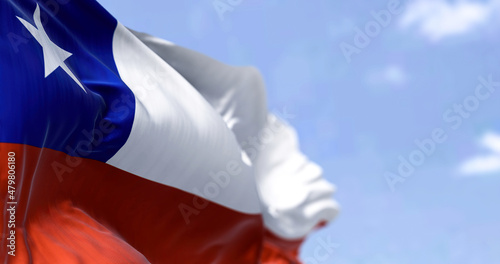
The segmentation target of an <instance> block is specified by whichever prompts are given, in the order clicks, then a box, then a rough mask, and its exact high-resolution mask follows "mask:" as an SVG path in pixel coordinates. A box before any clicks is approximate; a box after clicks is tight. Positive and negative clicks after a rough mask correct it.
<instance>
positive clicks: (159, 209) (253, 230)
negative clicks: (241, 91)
mask: <svg viewBox="0 0 500 264" xmlns="http://www.w3.org/2000/svg"><path fill="white" fill-rule="evenodd" d="M8 152H15V153H16V181H15V182H16V185H15V187H16V193H15V196H16V199H17V201H18V204H17V206H16V229H15V231H16V256H15V257H11V256H9V255H7V251H6V249H7V243H8V240H7V239H6V238H2V241H1V242H0V245H1V249H0V256H2V258H0V261H3V262H5V260H8V261H7V262H9V263H27V262H28V259H31V260H32V261H33V263H68V264H69V263H147V262H148V261H149V262H151V263H257V262H258V260H259V257H260V252H261V248H262V243H263V242H262V241H263V236H264V231H263V223H262V218H261V216H260V215H247V214H242V213H239V212H236V211H233V210H230V209H228V208H226V207H223V206H220V205H217V204H214V203H210V204H208V206H206V208H202V207H200V203H201V201H202V200H201V199H199V198H198V197H196V196H193V195H192V194H189V193H186V192H184V191H181V190H178V189H175V188H172V187H168V186H165V185H161V184H158V183H155V182H152V181H149V180H145V179H143V178H141V177H138V176H135V175H132V174H130V173H127V172H125V171H122V170H119V169H117V168H114V167H112V166H109V165H107V164H105V163H102V162H99V161H95V160H89V159H81V160H80V162H81V163H80V164H79V165H77V166H73V167H72V166H71V165H75V164H73V163H72V162H74V160H69V163H68V162H67V157H68V156H67V155H66V154H64V153H62V152H59V151H54V150H50V149H40V148H36V147H31V146H26V145H19V144H6V143H0V188H1V189H0V199H1V201H2V204H4V208H3V209H2V218H1V219H0V224H1V229H2V230H3V233H4V235H6V234H5V233H6V232H9V230H8V228H7V224H8V223H7V220H8V217H9V215H8V211H7V209H8V205H7V204H5V202H6V201H10V200H8V195H9V194H8V193H7V176H8V173H7V169H6V165H7V153H8ZM54 165H56V166H65V167H59V170H61V168H63V169H67V170H70V171H68V172H66V173H64V174H61V173H60V172H61V171H59V174H60V175H59V176H58V174H57V173H56V171H55V170H54V168H53V166H54ZM137 166H140V164H137ZM165 173H166V174H168V171H166V172H165ZM60 179H62V182H60ZM179 205H183V206H184V208H190V210H193V211H192V212H193V213H194V214H193V215H191V216H190V217H189V218H188V220H189V224H187V223H186V221H185V218H184V217H183V215H182V214H181V212H180V210H179ZM201 205H202V204H201ZM196 206H198V207H196Z"/></svg>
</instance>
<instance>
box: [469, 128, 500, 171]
mask: <svg viewBox="0 0 500 264" xmlns="http://www.w3.org/2000/svg"><path fill="white" fill-rule="evenodd" d="M479 143H480V145H481V146H482V147H484V148H486V149H489V150H490V152H491V153H490V154H488V155H482V156H477V157H474V158H472V159H470V160H468V161H466V162H464V163H463V164H462V165H461V166H460V168H459V171H460V173H461V174H463V175H478V174H487V173H494V172H500V135H498V134H495V133H492V132H489V133H486V134H485V135H484V136H483V137H482V138H481V140H480V142H479Z"/></svg>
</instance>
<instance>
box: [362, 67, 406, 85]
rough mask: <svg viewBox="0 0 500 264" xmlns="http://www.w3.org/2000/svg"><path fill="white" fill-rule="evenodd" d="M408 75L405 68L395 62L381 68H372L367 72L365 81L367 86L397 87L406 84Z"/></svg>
mask: <svg viewBox="0 0 500 264" xmlns="http://www.w3.org/2000/svg"><path fill="white" fill-rule="evenodd" d="M407 80H408V76H407V74H406V72H405V70H404V69H403V68H402V67H401V66H400V65H397V64H390V65H387V66H385V67H383V68H378V69H372V70H371V71H369V72H368V75H367V77H366V82H367V84H368V85H369V86H377V87H378V86H387V85H391V86H394V87H399V86H402V85H404V84H406V82H407Z"/></svg>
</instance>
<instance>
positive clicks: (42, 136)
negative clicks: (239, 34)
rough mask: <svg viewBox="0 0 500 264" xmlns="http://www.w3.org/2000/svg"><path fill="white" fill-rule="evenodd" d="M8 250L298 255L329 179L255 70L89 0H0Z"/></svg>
mask: <svg viewBox="0 0 500 264" xmlns="http://www.w3.org/2000/svg"><path fill="white" fill-rule="evenodd" d="M0 16H1V19H2V24H1V25H0V45H1V48H0V58H1V59H2V60H1V61H0V80H1V81H2V82H1V84H0V91H1V93H2V97H1V98H2V99H1V100H2V103H1V104H0V159H3V160H0V164H2V166H0V170H1V171H0V186H1V188H2V189H0V199H1V201H2V205H3V210H2V218H1V220H0V224H1V227H2V230H3V236H2V241H1V242H0V245H1V248H0V256H2V260H3V261H4V262H7V263H30V262H33V263H259V262H262V263H280V262H281V263H295V262H296V261H298V260H297V250H298V246H299V245H300V243H301V241H302V240H303V239H304V238H305V237H306V236H307V234H308V233H309V232H311V231H312V230H313V229H314V228H315V227H317V226H318V225H320V224H321V223H325V222H328V221H330V220H331V219H333V217H334V216H335V215H336V213H337V204H336V203H335V202H334V201H333V200H331V194H332V192H333V191H334V188H333V186H332V185H330V184H329V183H328V182H326V181H325V180H324V179H323V178H322V176H321V169H320V168H319V167H318V166H317V165H315V164H314V163H312V162H310V161H309V160H308V159H307V158H306V157H305V156H304V155H303V154H301V153H300V151H299V147H298V141H297V136H296V134H295V132H294V130H293V129H292V128H291V127H290V126H289V125H288V124H286V122H284V121H283V120H280V119H279V118H278V117H276V116H275V115H273V114H269V113H268V111H267V108H266V101H265V88H264V84H263V81H262V78H261V77H260V74H259V73H258V71H257V70H255V69H254V68H251V67H231V66H227V65H224V64H222V63H219V62H217V61H215V60H212V59H210V58H208V57H205V56H203V55H201V54H198V53H196V52H193V51H190V50H187V49H184V48H181V47H178V46H175V45H173V44H172V43H169V42H167V41H164V40H161V39H158V38H155V37H152V36H149V35H146V34H142V33H138V32H134V31H132V30H129V29H127V28H126V27H124V26H123V25H122V24H120V23H119V22H118V21H116V19H114V18H113V16H111V15H110V14H109V13H108V12H107V11H106V10H104V9H103V8H102V7H101V6H100V5H99V4H98V3H97V2H95V1H67V0H48V1H29V0H26V1H11V0H6V1H2V2H1V3H0Z"/></svg>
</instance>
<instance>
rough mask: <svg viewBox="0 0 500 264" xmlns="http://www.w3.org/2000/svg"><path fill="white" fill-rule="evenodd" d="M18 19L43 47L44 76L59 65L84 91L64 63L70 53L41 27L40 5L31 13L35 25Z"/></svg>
mask: <svg viewBox="0 0 500 264" xmlns="http://www.w3.org/2000/svg"><path fill="white" fill-rule="evenodd" d="M17 19H19V21H21V23H22V24H23V25H24V26H25V27H26V29H28V31H29V32H30V33H31V35H33V37H34V38H35V39H36V41H38V43H40V45H41V46H42V49H43V60H44V65H45V78H47V76H49V75H50V74H51V73H52V72H54V71H55V70H56V69H57V68H59V67H61V69H63V70H64V71H65V72H66V73H67V74H68V75H69V76H70V77H71V79H73V80H74V81H75V82H76V83H77V84H78V86H80V88H82V90H83V91H84V92H85V93H86V92H87V91H85V88H83V85H82V83H81V82H80V81H79V80H78V79H77V78H76V76H75V75H74V74H73V72H72V71H71V70H70V69H69V68H68V65H66V63H64V61H65V60H67V59H68V58H69V57H71V55H73V54H71V53H69V52H67V51H65V50H63V49H61V48H60V47H58V46H57V45H56V44H54V42H52V40H50V38H49V36H48V35H47V33H46V32H45V29H44V28H43V25H42V21H41V20H40V7H39V6H38V4H37V5H36V9H35V14H33V20H34V21H35V25H36V27H34V26H33V25H31V24H30V23H29V22H28V21H26V20H24V19H22V18H20V17H17Z"/></svg>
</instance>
